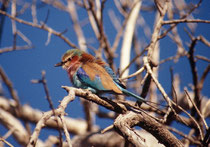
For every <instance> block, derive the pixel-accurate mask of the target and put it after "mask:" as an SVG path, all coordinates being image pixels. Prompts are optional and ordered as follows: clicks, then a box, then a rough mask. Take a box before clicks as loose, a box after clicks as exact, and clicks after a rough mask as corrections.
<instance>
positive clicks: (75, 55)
mask: <svg viewBox="0 0 210 147" xmlns="http://www.w3.org/2000/svg"><path fill="white" fill-rule="evenodd" d="M83 53H84V52H83V51H81V50H79V49H70V50H68V51H67V52H66V53H65V54H64V55H63V56H62V58H61V62H59V63H57V64H55V67H58V66H62V67H63V68H64V69H66V70H67V69H69V68H70V67H71V66H72V65H74V64H75V63H76V62H78V61H80V59H81V58H82V54H83Z"/></svg>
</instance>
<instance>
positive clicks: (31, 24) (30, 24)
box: [0, 10, 77, 48]
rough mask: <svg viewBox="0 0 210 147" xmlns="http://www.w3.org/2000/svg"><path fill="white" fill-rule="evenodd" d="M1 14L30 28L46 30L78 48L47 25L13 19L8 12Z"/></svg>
mask: <svg viewBox="0 0 210 147" xmlns="http://www.w3.org/2000/svg"><path fill="white" fill-rule="evenodd" d="M0 14H2V15H5V16H7V17H9V18H10V19H12V20H15V21H17V22H19V23H21V24H25V25H28V26H32V27H35V28H39V29H42V30H45V31H47V32H51V33H52V34H54V35H56V36H58V37H60V38H61V39H62V40H63V41H64V42H66V43H67V44H68V45H69V46H71V47H73V48H77V46H76V45H74V44H73V43H71V42H70V41H69V39H68V38H66V37H65V36H64V35H62V34H61V33H60V32H57V31H55V30H53V29H52V28H50V27H48V26H47V25H46V24H45V25H39V24H35V23H32V22H28V21H25V20H22V19H19V18H16V17H13V16H11V15H9V14H8V13H6V12H4V11H2V10H0Z"/></svg>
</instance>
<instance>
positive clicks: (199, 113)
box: [184, 89, 208, 130]
mask: <svg viewBox="0 0 210 147" xmlns="http://www.w3.org/2000/svg"><path fill="white" fill-rule="evenodd" d="M184 92H185V94H186V95H187V98H188V99H189V100H190V102H191V103H192V104H193V106H194V108H195V110H196V111H197V113H198V115H199V116H200V118H201V120H202V121H203V123H204V125H205V127H206V130H208V125H207V123H206V121H205V119H204V117H203V115H202V114H201V112H200V110H198V107H197V106H196V105H195V102H194V101H193V100H192V99H191V97H190V95H189V93H188V92H187V89H185V90H184Z"/></svg>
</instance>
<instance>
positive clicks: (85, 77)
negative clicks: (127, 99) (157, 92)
mask: <svg viewBox="0 0 210 147" xmlns="http://www.w3.org/2000/svg"><path fill="white" fill-rule="evenodd" d="M55 66H56V67H57V66H62V67H63V68H64V69H65V70H66V71H67V73H68V75H69V78H70V80H71V82H72V83H73V85H74V86H75V87H77V88H82V89H88V90H90V91H91V92H93V93H96V94H97V93H106V92H111V93H114V94H125V95H128V96H132V97H134V98H136V99H137V100H138V101H140V102H144V103H146V100H145V99H143V98H142V97H140V96H138V95H136V94H134V93H132V92H130V91H128V90H126V88H125V86H124V85H123V84H122V83H121V82H120V80H119V79H118V78H117V76H116V75H115V74H114V72H113V70H112V69H111V68H110V67H109V66H108V65H107V64H106V63H105V62H103V61H102V60H100V59H98V58H95V57H94V56H92V55H90V54H88V53H86V52H84V51H81V50H79V49H71V50H68V51H67V52H66V53H65V54H64V55H63V56H62V61H61V62H59V63H57V64H56V65H55Z"/></svg>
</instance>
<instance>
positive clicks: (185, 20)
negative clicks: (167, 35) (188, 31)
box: [162, 18, 210, 25]
mask: <svg viewBox="0 0 210 147" xmlns="http://www.w3.org/2000/svg"><path fill="white" fill-rule="evenodd" d="M178 23H210V20H202V19H187V18H184V19H177V20H165V21H163V23H162V25H168V24H178Z"/></svg>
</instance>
